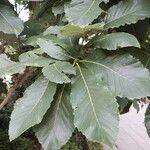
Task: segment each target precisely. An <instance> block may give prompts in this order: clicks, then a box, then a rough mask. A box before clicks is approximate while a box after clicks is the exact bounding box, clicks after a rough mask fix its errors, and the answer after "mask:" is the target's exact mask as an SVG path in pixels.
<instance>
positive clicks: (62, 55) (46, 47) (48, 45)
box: [37, 39, 71, 60]
mask: <svg viewBox="0 0 150 150" xmlns="http://www.w3.org/2000/svg"><path fill="white" fill-rule="evenodd" d="M37 43H38V45H39V46H40V47H41V49H42V50H43V51H44V52H45V53H47V54H48V55H49V56H51V57H52V58H55V59H59V60H68V59H70V58H71V56H69V54H68V53H67V52H66V51H65V50H64V49H62V48H61V47H60V46H58V45H56V44H55V43H53V42H51V41H50V40H49V41H48V40H45V39H38V42H37Z"/></svg>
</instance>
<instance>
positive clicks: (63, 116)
mask: <svg viewBox="0 0 150 150" xmlns="http://www.w3.org/2000/svg"><path fill="white" fill-rule="evenodd" d="M69 100H70V89H69V87H67V86H66V85H62V86H59V87H58V91H57V93H56V95H55V99H54V101H53V103H52V105H51V107H50V109H49V110H48V112H47V113H46V116H45V117H44V119H43V121H42V122H41V123H40V124H39V125H38V126H37V127H35V128H34V131H35V134H36V136H37V138H38V140H39V142H40V143H41V144H42V147H43V148H44V150H58V149H60V148H61V147H62V146H63V145H64V144H66V143H67V141H68V140H69V138H70V137H71V135H72V132H73V131H74V125H73V111H72V108H71V105H70V101H69Z"/></svg>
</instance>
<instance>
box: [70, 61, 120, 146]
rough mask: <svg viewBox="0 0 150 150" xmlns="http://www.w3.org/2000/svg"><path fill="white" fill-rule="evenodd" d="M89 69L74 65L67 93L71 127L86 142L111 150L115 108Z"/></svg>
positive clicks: (113, 102) (116, 112) (95, 74)
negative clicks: (76, 73)
mask: <svg viewBox="0 0 150 150" xmlns="http://www.w3.org/2000/svg"><path fill="white" fill-rule="evenodd" d="M93 67H94V66H93V65H90V64H89V65H87V68H85V69H84V68H81V67H80V66H79V65H78V70H79V72H78V76H77V78H75V80H74V82H73V84H72V92H71V103H72V106H73V108H74V116H75V119H74V124H75V126H76V127H77V128H78V129H79V131H81V132H82V133H83V134H84V135H85V136H86V137H87V138H88V140H90V141H94V142H99V143H101V142H102V143H105V144H107V145H109V146H111V147H113V145H114V143H115V140H116V137H117V133H118V123H119V121H118V120H119V117H118V106H117V102H116V100H115V98H114V96H113V95H112V94H111V92H110V91H109V89H108V88H107V86H106V85H105V84H104V82H103V81H102V80H101V79H100V78H99V74H97V72H95V71H94V70H95V69H97V68H93ZM106 118H107V119H106Z"/></svg>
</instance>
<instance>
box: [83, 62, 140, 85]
mask: <svg viewBox="0 0 150 150" xmlns="http://www.w3.org/2000/svg"><path fill="white" fill-rule="evenodd" d="M80 62H85V63H92V64H95V65H98V66H101V67H104V68H106V69H108V70H110V71H111V72H113V73H115V74H117V75H118V76H120V77H122V78H124V79H126V80H128V81H130V82H132V83H133V84H134V85H136V86H139V85H138V84H136V83H134V82H133V80H130V79H129V78H127V77H125V76H122V75H120V74H119V73H118V72H116V71H114V70H113V69H111V68H109V67H107V66H106V65H103V64H101V63H97V62H93V61H88V60H81V61H80Z"/></svg>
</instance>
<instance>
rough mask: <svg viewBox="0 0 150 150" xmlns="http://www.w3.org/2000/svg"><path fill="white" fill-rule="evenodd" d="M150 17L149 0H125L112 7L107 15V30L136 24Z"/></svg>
mask: <svg viewBox="0 0 150 150" xmlns="http://www.w3.org/2000/svg"><path fill="white" fill-rule="evenodd" d="M149 17H150V2H149V0H124V1H121V2H119V3H118V4H117V5H114V6H112V7H111V8H110V9H109V10H108V13H107V16H106V19H105V22H106V25H105V28H106V29H108V28H114V27H119V26H123V25H125V24H131V23H136V22H137V21H138V20H142V19H145V18H149Z"/></svg>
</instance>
